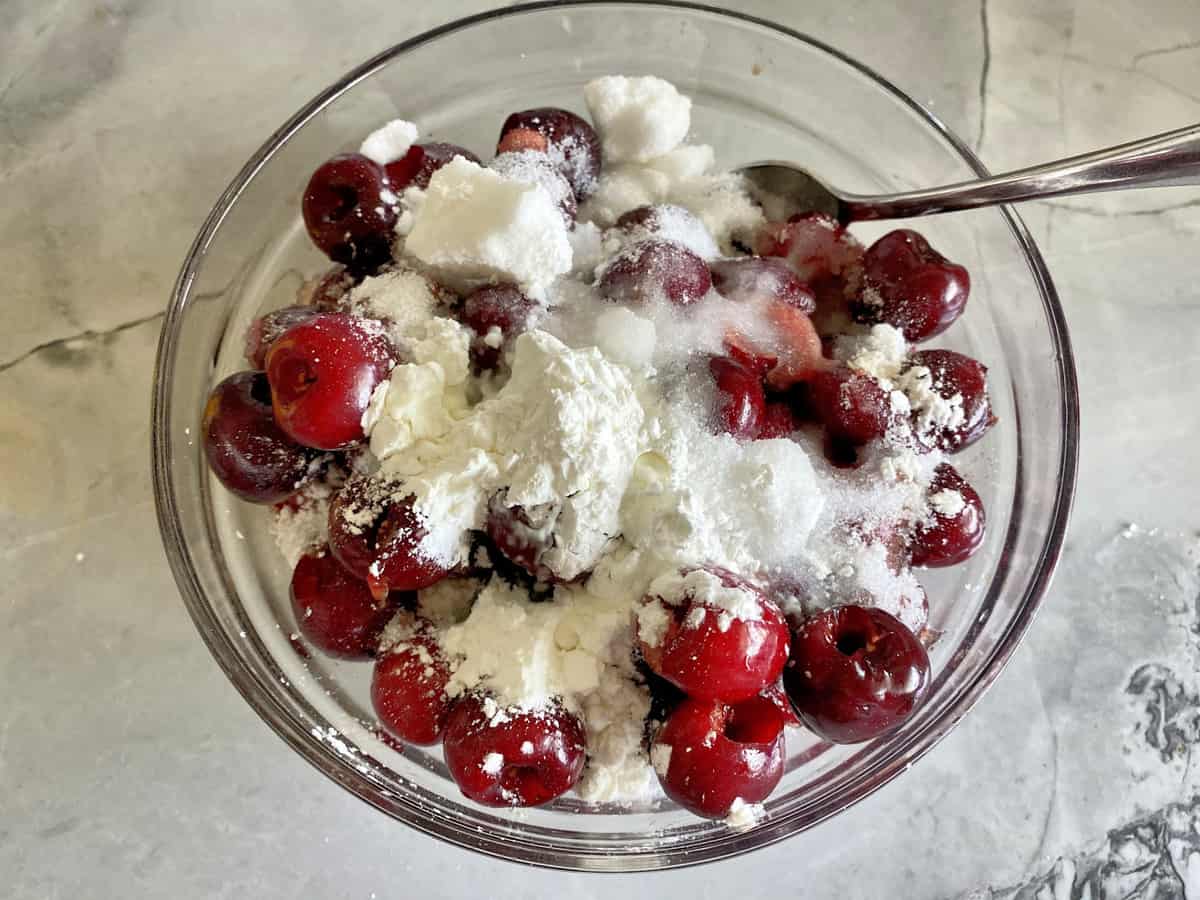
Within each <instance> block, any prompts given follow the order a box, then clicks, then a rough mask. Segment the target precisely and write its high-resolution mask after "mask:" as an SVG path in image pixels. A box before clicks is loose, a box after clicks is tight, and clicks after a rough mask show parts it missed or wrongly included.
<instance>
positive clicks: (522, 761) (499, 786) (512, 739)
mask: <svg viewBox="0 0 1200 900" xmlns="http://www.w3.org/2000/svg"><path fill="white" fill-rule="evenodd" d="M442 748H443V752H444V753H445V757H446V768H448V769H449V770H450V775H451V777H452V778H453V779H454V780H455V782H456V783H457V784H458V787H459V790H461V791H462V792H463V794H464V795H466V797H468V798H469V799H471V800H474V801H475V802H476V803H482V804H484V805H485V806H539V805H541V804H543V803H548V802H550V801H551V800H553V799H554V798H555V797H558V796H560V795H562V794H564V793H566V792H567V791H569V790H570V789H571V788H573V787H574V786H575V783H576V782H577V781H579V776H580V775H581V774H582V773H583V764H584V761H585V760H586V757H587V736H586V734H585V732H584V729H583V723H582V722H580V721H579V718H578V717H577V716H575V715H573V714H572V713H569V712H567V711H566V710H565V709H563V708H561V707H558V706H555V707H550V708H547V709H536V710H533V709H521V708H519V707H508V708H504V707H499V706H498V705H497V704H496V703H495V702H494V701H492V700H491V699H489V698H483V697H478V696H475V695H470V696H467V697H464V698H463V699H461V700H459V701H458V702H457V703H456V704H455V705H454V708H453V709H452V710H451V711H450V716H449V718H448V720H447V722H446V730H445V733H444V736H443V738H442Z"/></svg>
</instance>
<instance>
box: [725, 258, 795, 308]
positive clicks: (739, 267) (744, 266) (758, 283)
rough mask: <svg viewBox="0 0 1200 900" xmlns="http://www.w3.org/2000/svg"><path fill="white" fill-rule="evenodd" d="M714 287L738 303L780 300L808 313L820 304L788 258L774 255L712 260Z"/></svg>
mask: <svg viewBox="0 0 1200 900" xmlns="http://www.w3.org/2000/svg"><path fill="white" fill-rule="evenodd" d="M708 268H709V271H711V272H712V282H713V287H714V288H715V289H716V291H717V293H719V294H721V296H723V297H726V298H728V299H730V300H733V301H735V302H737V303H756V302H764V303H765V302H767V301H770V300H779V301H782V302H783V303H786V304H788V305H789V306H792V307H795V308H796V309H798V310H799V311H800V312H802V313H804V314H805V315H811V314H812V312H813V310H815V309H816V308H817V299H816V297H815V296H813V292H812V291H811V290H810V289H809V287H808V285H807V284H805V283H804V282H803V281H801V280H800V276H798V275H797V274H796V272H795V270H794V269H793V268H792V267H791V266H790V265H788V263H787V262H786V261H785V260H782V259H779V258H777V257H770V256H738V257H734V258H732V259H717V260H713V261H712V262H711V263H709V264H708Z"/></svg>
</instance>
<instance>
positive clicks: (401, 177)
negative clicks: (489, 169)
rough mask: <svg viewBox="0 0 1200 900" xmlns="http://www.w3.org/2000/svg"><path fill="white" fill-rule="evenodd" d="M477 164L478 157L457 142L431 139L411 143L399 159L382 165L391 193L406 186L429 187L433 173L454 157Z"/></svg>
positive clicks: (423, 188) (397, 191) (422, 188)
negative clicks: (424, 142)
mask: <svg viewBox="0 0 1200 900" xmlns="http://www.w3.org/2000/svg"><path fill="white" fill-rule="evenodd" d="M456 156H461V157H462V158H463V159H465V160H467V161H469V162H473V163H475V164H476V165H479V164H480V162H479V157H478V156H476V155H475V154H474V153H472V152H471V151H470V150H467V149H466V148H465V147H460V146H458V145H457V144H447V143H444V142H442V141H431V142H429V143H426V144H413V145H412V146H411V147H409V148H408V152H407V153H406V154H404V156H402V157H400V158H399V159H396V160H393V161H392V162H390V163H388V164H387V166H385V167H384V169H385V171H386V173H387V180H388V187H389V188H391V190H392V192H393V193H397V194H398V193H399V192H400V191H402V190H404V189H405V188H406V187H419V188H420V189H421V190H425V188H427V187H429V179H430V178H432V177H433V173H434V172H436V171H437V170H438V169H440V168H442V166H444V165H446V163H448V162H450V161H451V160H452V159H454V157H456Z"/></svg>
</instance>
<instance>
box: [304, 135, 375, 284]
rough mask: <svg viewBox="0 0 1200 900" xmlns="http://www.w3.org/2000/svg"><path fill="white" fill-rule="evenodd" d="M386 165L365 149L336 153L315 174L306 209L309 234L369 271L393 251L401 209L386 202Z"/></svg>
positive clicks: (329, 252)
mask: <svg viewBox="0 0 1200 900" xmlns="http://www.w3.org/2000/svg"><path fill="white" fill-rule="evenodd" d="M386 189H387V184H386V181H385V177H384V172H383V167H382V166H380V165H379V164H378V163H376V162H373V161H372V160H370V159H367V157H365V156H363V155H362V154H360V153H345V154H342V155H341V156H335V157H334V158H333V159H331V160H329V162H327V163H325V164H324V165H322V166H321V167H320V168H318V169H317V171H315V172H313V175H312V178H310V179H309V181H308V187H307V188H305V190H304V200H303V203H302V209H303V213H304V225H305V227H306V228H307V229H308V234H309V236H310V237H311V238H312V241H313V243H314V244H316V245H317V246H318V247H319V248H320V249H321V250H322V251H324V253H325V255H326V256H328V257H329V258H330V259H332V260H333V261H334V262H340V263H344V264H345V265H347V266H351V267H353V268H355V269H357V270H358V271H370V270H372V269H374V268H376V267H378V266H379V265H380V264H381V263H384V262H387V261H388V260H389V259H390V258H391V255H392V251H391V243H392V230H393V229H394V228H395V227H396V207H395V205H394V204H393V203H386V202H384V200H383V198H382V193H383V191H384V190H386Z"/></svg>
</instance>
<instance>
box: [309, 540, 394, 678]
mask: <svg viewBox="0 0 1200 900" xmlns="http://www.w3.org/2000/svg"><path fill="white" fill-rule="evenodd" d="M291 595H292V612H293V613H294V614H295V616H296V625H297V626H298V627H299V629H300V633H301V634H303V635H304V636H305V637H306V638H308V640H309V641H310V642H311V643H312V644H313V645H314V646H316V647H317V648H318V649H319V650H322V651H324V652H325V653H328V654H330V655H331V656H340V657H343V658H346V659H367V658H369V657H371V656H373V655H374V653H375V648H376V645H377V643H378V641H379V635H380V633H381V632H382V631H383V628H384V626H385V625H387V623H388V620H389V619H390V618H391V617H392V615H393V614H394V612H395V603H394V602H393V600H392V598H389V597H388V596H386V595H385V596H384V598H383V599H382V600H381V601H377V600H376V599H375V598H374V597H372V596H371V592H370V591H369V590H367V586H366V585H365V584H364V583H363V582H362V581H360V580H359V579H357V578H355V577H354V576H353V575H351V574H350V573H349V572H347V571H346V570H345V568H343V567H342V565H341V564H340V563H338V561H337V560H336V559H334V558H333V556H332V555H331V554H330V553H328V552H326V550H325V549H324V548H322V549H321V550H319V551H317V552H314V553H309V554H307V555H306V556H302V557H301V558H300V562H298V563H296V569H295V571H294V572H293V573H292V586H291Z"/></svg>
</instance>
